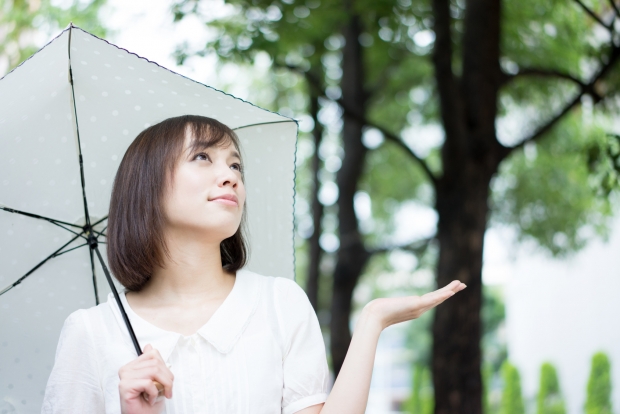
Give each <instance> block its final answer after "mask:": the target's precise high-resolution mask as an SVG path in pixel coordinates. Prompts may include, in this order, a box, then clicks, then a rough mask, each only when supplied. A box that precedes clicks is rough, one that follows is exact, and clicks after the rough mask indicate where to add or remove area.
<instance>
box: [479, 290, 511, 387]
mask: <svg viewBox="0 0 620 414" xmlns="http://www.w3.org/2000/svg"><path fill="white" fill-rule="evenodd" d="M481 319H482V341H481V345H482V352H483V359H484V368H485V369H487V368H488V369H489V370H490V375H491V376H492V375H493V374H494V373H496V372H498V371H500V369H501V367H502V364H503V363H504V361H505V360H506V355H507V348H506V342H505V339H504V337H503V336H502V335H500V328H501V326H502V324H503V323H504V321H505V320H506V309H505V306H504V298H503V294H502V292H501V290H500V289H497V288H495V287H493V286H484V287H483V290H482V313H481ZM489 379H490V377H489Z"/></svg>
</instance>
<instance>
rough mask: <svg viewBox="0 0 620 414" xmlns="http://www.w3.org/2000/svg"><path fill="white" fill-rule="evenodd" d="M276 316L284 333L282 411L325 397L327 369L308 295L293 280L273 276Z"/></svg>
mask: <svg viewBox="0 0 620 414" xmlns="http://www.w3.org/2000/svg"><path fill="white" fill-rule="evenodd" d="M275 287H276V301H277V304H278V306H277V307H276V309H277V311H278V319H279V323H280V326H281V328H282V333H283V336H284V337H283V342H284V355H283V362H282V371H283V380H284V381H283V382H284V385H283V390H282V414H293V413H296V412H298V411H300V410H303V409H304V408H306V407H310V406H312V405H315V404H320V403H322V402H325V401H326V400H327V394H328V381H329V368H328V366H327V357H326V352H325V343H324V342H323V336H322V335H321V328H320V326H319V321H318V319H317V317H316V313H315V312H314V309H313V308H312V305H311V304H310V301H309V300H308V296H307V295H306V293H305V292H304V291H303V289H302V288H301V287H299V285H298V284H297V283H295V282H294V281H292V280H290V279H286V278H282V277H277V278H276V283H275Z"/></svg>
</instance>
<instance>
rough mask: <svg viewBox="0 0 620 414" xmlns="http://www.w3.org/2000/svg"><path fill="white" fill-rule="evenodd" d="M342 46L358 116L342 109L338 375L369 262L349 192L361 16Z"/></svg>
mask: <svg viewBox="0 0 620 414" xmlns="http://www.w3.org/2000/svg"><path fill="white" fill-rule="evenodd" d="M343 34H344V38H345V42H346V43H345V46H344V50H343V57H342V81H341V87H342V101H343V103H344V105H345V106H346V107H347V108H350V110H351V111H352V112H353V113H354V114H357V115H359V117H356V116H351V114H346V113H345V114H344V116H343V121H344V123H343V134H342V140H343V147H344V158H343V160H342V166H341V168H340V170H338V173H337V176H336V182H337V184H338V190H339V196H338V226H339V227H338V234H339V238H340V248H339V249H338V253H337V261H336V268H335V271H334V280H333V294H332V295H333V296H332V306H331V321H330V335H331V343H330V348H331V355H332V366H333V368H334V373H335V375H336V376H337V375H338V373H339V372H340V368H341V367H342V363H343V362H344V357H345V356H346V353H347V350H348V349H349V344H350V342H351V330H350V329H349V318H350V315H351V302H352V297H353V289H354V288H355V285H356V284H357V281H358V279H359V277H360V274H361V273H362V270H363V269H364V266H365V264H366V262H367V261H368V257H369V254H368V252H367V251H366V248H365V247H364V244H363V241H362V238H361V235H360V233H359V223H358V220H357V217H356V216H355V209H354V206H353V197H354V195H355V192H356V191H357V183H358V181H359V179H360V177H361V175H362V172H363V167H364V162H365V157H366V152H367V149H366V147H365V146H364V145H363V144H362V127H363V124H362V123H361V122H360V119H363V117H364V115H365V111H366V104H365V100H366V97H365V93H364V73H363V60H362V48H361V45H360V43H359V41H358V38H359V35H360V34H361V29H360V22H359V18H358V17H357V16H355V15H352V16H351V18H350V20H349V22H348V24H347V26H346V27H345V29H344V31H343Z"/></svg>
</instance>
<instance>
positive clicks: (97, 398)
mask: <svg viewBox="0 0 620 414" xmlns="http://www.w3.org/2000/svg"><path fill="white" fill-rule="evenodd" d="M83 313H84V311H83V310H78V311H76V312H73V313H72V314H71V315H69V317H68V318H67V319H66V320H65V324H64V325H63V327H62V331H61V332H60V339H59V340H58V348H57V349H56V359H55V361H54V368H53V369H52V372H51V374H50V377H49V380H48V382H47V387H46V388H45V397H44V398H43V408H42V411H41V412H42V414H52V413H54V414H56V413H63V414H73V413H75V414H78V413H79V414H83V413H92V414H99V413H101V414H104V413H105V402H104V401H105V400H104V395H103V389H102V387H101V383H100V381H99V379H98V378H99V375H98V371H99V368H98V365H97V355H96V352H95V346H94V341H93V338H92V334H91V331H90V329H89V328H88V326H87V323H86V321H85V320H84V315H83Z"/></svg>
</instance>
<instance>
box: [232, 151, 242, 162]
mask: <svg viewBox="0 0 620 414" xmlns="http://www.w3.org/2000/svg"><path fill="white" fill-rule="evenodd" d="M230 156H231V157H234V158H238V159H239V160H241V156H240V155H239V153H238V152H237V151H233V152H231V153H230Z"/></svg>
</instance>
